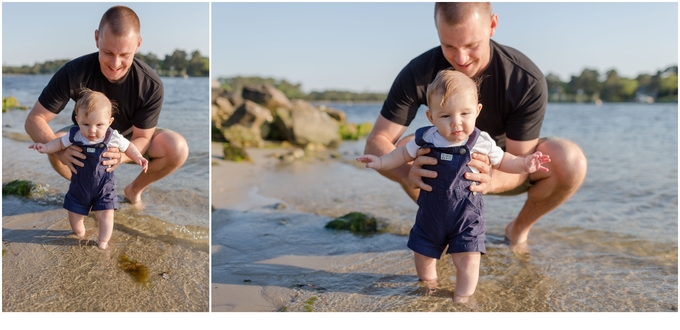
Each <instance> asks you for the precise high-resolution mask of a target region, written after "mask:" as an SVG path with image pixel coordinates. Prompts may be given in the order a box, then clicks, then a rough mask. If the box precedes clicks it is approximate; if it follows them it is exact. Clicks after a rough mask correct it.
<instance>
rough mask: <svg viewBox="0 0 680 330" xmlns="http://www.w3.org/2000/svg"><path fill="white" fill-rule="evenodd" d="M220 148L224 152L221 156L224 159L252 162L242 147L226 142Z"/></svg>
mask: <svg viewBox="0 0 680 330" xmlns="http://www.w3.org/2000/svg"><path fill="white" fill-rule="evenodd" d="M222 150H223V152H224V156H222V158H223V159H224V160H230V161H233V162H242V161H246V162H252V160H251V159H250V156H248V153H247V152H246V150H245V149H243V148H242V147H239V146H235V145H232V144H230V143H228V142H226V143H224V144H223V145H222Z"/></svg>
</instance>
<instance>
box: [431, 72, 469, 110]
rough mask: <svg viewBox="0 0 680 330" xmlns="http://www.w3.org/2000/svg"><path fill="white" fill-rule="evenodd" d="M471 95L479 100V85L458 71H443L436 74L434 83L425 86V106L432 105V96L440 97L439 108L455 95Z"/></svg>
mask: <svg viewBox="0 0 680 330" xmlns="http://www.w3.org/2000/svg"><path fill="white" fill-rule="evenodd" d="M460 93H473V94H474V95H475V98H476V99H477V100H479V83H478V81H477V80H473V79H472V78H470V77H468V76H466V75H465V74H464V73H461V72H460V71H456V70H453V69H444V70H441V71H439V73H437V76H436V77H435V78H434V81H433V82H432V83H430V85H429V86H427V104H428V105H430V104H432V99H433V97H434V96H440V95H441V97H442V99H441V103H440V104H439V105H440V106H442V107H443V106H444V105H445V104H446V102H448V101H449V99H450V98H451V97H452V96H453V95H456V94H460Z"/></svg>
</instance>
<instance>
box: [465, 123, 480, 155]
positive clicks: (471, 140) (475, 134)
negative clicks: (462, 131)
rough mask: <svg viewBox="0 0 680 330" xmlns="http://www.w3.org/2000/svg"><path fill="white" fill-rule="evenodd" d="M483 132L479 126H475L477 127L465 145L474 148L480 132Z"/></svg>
mask: <svg viewBox="0 0 680 330" xmlns="http://www.w3.org/2000/svg"><path fill="white" fill-rule="evenodd" d="M481 132H482V131H480V130H479V128H477V127H475V129H474V130H473V131H472V133H471V134H470V136H469V137H468V140H467V143H465V146H466V147H468V149H470V150H472V147H474V146H475V143H477V138H478V137H479V134H480V133H481Z"/></svg>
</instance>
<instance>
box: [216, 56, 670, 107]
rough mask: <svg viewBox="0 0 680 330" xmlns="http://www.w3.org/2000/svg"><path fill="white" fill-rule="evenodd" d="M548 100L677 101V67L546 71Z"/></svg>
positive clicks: (296, 94)
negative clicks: (564, 77) (565, 75)
mask: <svg viewBox="0 0 680 330" xmlns="http://www.w3.org/2000/svg"><path fill="white" fill-rule="evenodd" d="M546 80H547V82H548V92H549V102H598V101H603V102H648V103H651V102H677V101H678V66H677V65H674V66H670V67H668V68H666V69H665V70H663V71H661V70H659V71H657V72H656V74H654V75H652V74H641V75H638V76H637V78H635V79H633V78H626V77H621V76H620V75H619V74H618V73H617V72H616V70H609V71H607V72H606V73H605V75H604V76H600V74H599V72H597V70H593V69H584V70H583V72H581V74H580V75H579V76H572V77H571V79H570V80H569V81H568V82H563V81H561V80H560V79H559V77H558V76H556V75H554V74H552V73H549V74H548V75H547V76H546ZM218 81H219V82H220V83H221V84H222V88H223V89H226V90H227V91H229V92H240V90H241V89H242V88H243V86H244V85H257V84H269V85H272V86H274V87H276V88H278V89H279V90H280V91H282V92H283V93H284V94H285V95H286V96H287V97H288V98H289V99H302V100H307V101H343V102H344V101H353V102H362V101H363V102H373V101H377V102H381V101H384V100H385V98H386V97H387V94H386V93H355V92H349V91H336V90H328V91H312V92H310V93H305V92H303V91H302V88H301V87H302V86H301V84H299V83H298V84H295V83H290V82H288V81H286V80H285V79H274V78H261V77H241V76H237V77H230V78H219V79H218Z"/></svg>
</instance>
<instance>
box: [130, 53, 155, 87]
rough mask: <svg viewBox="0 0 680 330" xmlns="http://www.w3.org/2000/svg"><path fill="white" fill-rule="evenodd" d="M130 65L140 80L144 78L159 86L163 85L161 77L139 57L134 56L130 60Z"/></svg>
mask: <svg viewBox="0 0 680 330" xmlns="http://www.w3.org/2000/svg"><path fill="white" fill-rule="evenodd" d="M132 66H133V67H134V69H135V70H136V71H137V72H138V73H139V77H140V80H142V81H144V80H146V81H149V82H152V83H154V84H157V85H159V86H162V85H163V82H162V81H161V77H160V76H159V75H158V73H156V71H155V70H154V69H152V68H151V67H150V66H149V65H148V64H146V63H144V62H143V61H141V60H140V59H137V58H135V59H134V60H133V61H132Z"/></svg>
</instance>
